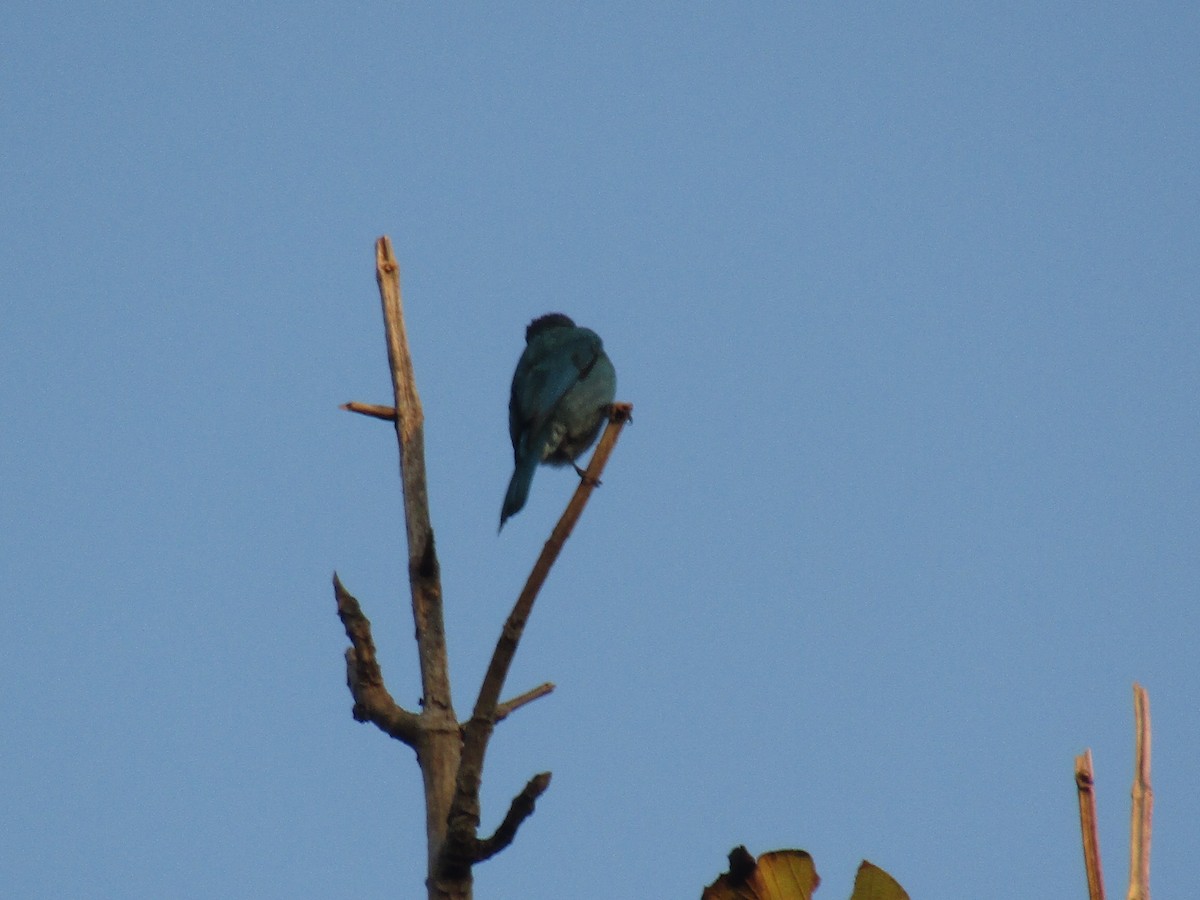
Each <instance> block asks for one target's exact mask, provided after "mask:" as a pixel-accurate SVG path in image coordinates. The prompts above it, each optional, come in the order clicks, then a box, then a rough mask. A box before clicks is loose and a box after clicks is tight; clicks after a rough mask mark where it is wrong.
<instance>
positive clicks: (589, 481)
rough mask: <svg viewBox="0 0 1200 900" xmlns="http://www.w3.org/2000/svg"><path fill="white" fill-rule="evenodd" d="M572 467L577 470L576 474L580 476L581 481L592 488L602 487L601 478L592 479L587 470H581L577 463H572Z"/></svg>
mask: <svg viewBox="0 0 1200 900" xmlns="http://www.w3.org/2000/svg"><path fill="white" fill-rule="evenodd" d="M571 466H572V467H573V468H574V469H575V474H576V475H578V476H579V480H580V481H582V482H585V483H586V484H588V485H590V486H591V487H600V484H601V482H600V479H599V478H592V477H590V476H589V475H588V473H587V472H586V471H585V470H583V469H581V468H579V466H578V465H577V464H575V463H571Z"/></svg>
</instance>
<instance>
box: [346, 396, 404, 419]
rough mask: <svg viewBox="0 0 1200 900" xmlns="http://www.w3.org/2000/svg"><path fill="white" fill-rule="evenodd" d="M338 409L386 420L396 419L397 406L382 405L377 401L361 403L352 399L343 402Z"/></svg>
mask: <svg viewBox="0 0 1200 900" xmlns="http://www.w3.org/2000/svg"><path fill="white" fill-rule="evenodd" d="M338 409H344V410H346V412H352V413H358V414H359V415H360V416H371V417H372V418H374V419H383V420H384V421H385V422H395V421H396V408H395V407H394V406H380V405H379V404H377V403H359V402H358V401H357V400H350V401H349V402H347V403H343V404H342V405H341V406H339V407H338Z"/></svg>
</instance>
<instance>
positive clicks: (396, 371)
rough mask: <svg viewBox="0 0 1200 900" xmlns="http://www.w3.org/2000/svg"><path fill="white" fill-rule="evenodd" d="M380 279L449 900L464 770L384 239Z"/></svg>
mask: <svg viewBox="0 0 1200 900" xmlns="http://www.w3.org/2000/svg"><path fill="white" fill-rule="evenodd" d="M375 279H376V281H378V282H379V299H380V302H381V304H382V306H383V325H384V330H385V331H386V333H387V349H388V365H389V367H390V369H391V374H392V399H393V402H394V405H395V410H396V441H397V443H398V444H399V448H400V482H401V486H402V487H403V490H404V525H405V534H406V537H407V539H408V581H409V588H410V590H411V593H412V611H413V622H414V625H415V626H416V637H417V657H418V660H419V662H420V666H421V690H422V711H421V716H420V726H421V728H420V746H419V747H418V749H417V756H418V758H419V760H420V764H421V778H422V781H423V782H424V786H425V832H426V836H427V850H428V864H429V869H428V871H429V879H428V881H427V887H428V891H429V896H430V897H437V898H449V897H457V896H464V894H463V891H464V889H465V891H466V895H469V893H470V888H469V885H470V873H469V872H467V873H466V874H465V875H464V876H461V877H460V878H458V879H455V880H453V881H446V880H444V879H442V878H440V877H439V876H438V875H437V872H436V866H437V861H438V858H439V856H440V855H441V852H442V846H443V845H444V843H445V840H446V830H447V821H448V815H447V813H448V811H449V809H450V804H451V800H452V798H453V796H454V781H455V774H456V773H457V772H458V769H459V748H460V746H461V745H460V735H459V730H458V719H457V717H456V716H455V714H454V706H453V704H452V703H451V699H450V664H449V660H448V658H447V654H446V632H445V625H444V620H443V616H442V583H441V573H440V568H439V566H438V560H437V551H436V549H435V547H434V540H433V527H432V525H431V524H430V520H429V494H428V489H427V487H426V481H425V413H424V412H423V410H422V409H421V399H420V397H419V396H418V395H417V385H416V377H415V376H414V374H413V363H412V354H411V353H410V352H409V349H408V335H407V332H406V331H405V327H404V309H403V305H402V303H401V300H400V265H399V263H397V262H396V256H395V254H394V253H393V252H392V242H391V240H389V239H388V237H387V236H386V235H385V236H383V237H381V238H379V240H377V241H376V242H375Z"/></svg>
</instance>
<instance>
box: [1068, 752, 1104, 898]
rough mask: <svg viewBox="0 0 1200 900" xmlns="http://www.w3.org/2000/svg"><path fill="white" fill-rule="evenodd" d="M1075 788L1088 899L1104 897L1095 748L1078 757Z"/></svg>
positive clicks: (1076, 760) (1076, 759)
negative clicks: (1093, 768) (1077, 796)
mask: <svg viewBox="0 0 1200 900" xmlns="http://www.w3.org/2000/svg"><path fill="white" fill-rule="evenodd" d="M1075 789H1076V791H1077V792H1078V794H1079V830H1080V832H1081V833H1082V834H1083V867H1084V869H1085V870H1086V872H1087V883H1088V900H1104V872H1103V869H1102V868H1101V865H1100V830H1099V827H1098V825H1097V821H1096V779H1095V775H1094V774H1093V771H1092V751H1091V750H1085V751H1084V752H1083V753H1081V754H1080V755H1079V756H1077V757H1075Z"/></svg>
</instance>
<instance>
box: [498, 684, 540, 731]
mask: <svg viewBox="0 0 1200 900" xmlns="http://www.w3.org/2000/svg"><path fill="white" fill-rule="evenodd" d="M553 690H554V685H553V683H551V682H549V681H547V682H544V683H542V684H539V685H538V686H537V687H535V688H534V689H533V690H529V691H526V692H525V693H523V694H518V695H517V696H515V697H513V698H512V699H511V700H505V701H504V702H503V703H501V704H499V705H498V706H497V707H496V721H497V722H499V721H502V720H503V719H507V718H508V717H509V716H510V715H512V714H513V713H514V712H516V711H517V710H518V709H520V708H521V707H522V706H524V705H525V704H526V703H532V702H533V701H534V700H537V699H538V698H539V697H545V696H546V695H547V694H549V693H550V692H551V691H553Z"/></svg>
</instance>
